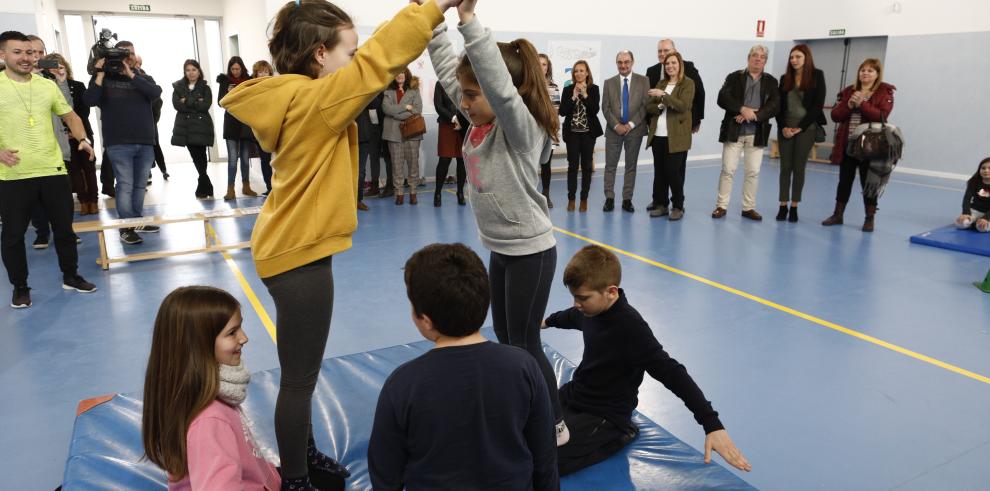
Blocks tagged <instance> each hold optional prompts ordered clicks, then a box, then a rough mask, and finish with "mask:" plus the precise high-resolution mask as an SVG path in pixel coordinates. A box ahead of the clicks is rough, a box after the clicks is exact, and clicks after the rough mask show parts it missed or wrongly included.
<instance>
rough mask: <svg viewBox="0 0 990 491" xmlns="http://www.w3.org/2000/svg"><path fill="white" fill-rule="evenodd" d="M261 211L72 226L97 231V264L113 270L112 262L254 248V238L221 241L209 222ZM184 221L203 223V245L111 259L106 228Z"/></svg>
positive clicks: (98, 222)
mask: <svg viewBox="0 0 990 491" xmlns="http://www.w3.org/2000/svg"><path fill="white" fill-rule="evenodd" d="M260 212H261V207H260V206H255V207H250V208H232V209H225V210H211V211H200V212H196V213H191V214H189V215H171V216H169V215H166V216H153V217H141V218H125V219H119V220H108V221H100V220H95V221H90V222H77V223H74V224H72V228H73V229H74V230H75V231H76V233H77V234H78V233H83V232H97V236H98V237H99V239H100V258H99V259H97V260H96V264H99V265H100V266H101V267H102V268H103V269H105V270H106V269H110V265H111V264H113V263H126V262H131V261H145V260H148V259H161V258H163V257H172V256H182V255H185V254H199V253H202V252H220V251H229V250H232V249H243V248H245V247H251V241H250V240H248V241H244V242H238V243H236V244H221V243H220V242H219V240H217V236H216V232H214V230H213V227H212V225H211V224H210V222H211V221H212V220H216V219H220V218H238V217H245V216H249V215H257V214H258V213H260ZM185 222H203V235H204V238H205V241H204V246H203V247H200V248H196V249H188V250H182V251H158V252H142V253H138V254H125V255H123V256H121V257H114V258H111V257H109V255H108V254H107V240H106V231H107V230H119V229H122V228H129V227H137V226H140V225H157V226H161V225H168V224H170V223H185Z"/></svg>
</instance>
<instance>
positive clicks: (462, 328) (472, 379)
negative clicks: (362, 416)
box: [368, 244, 560, 490]
mask: <svg viewBox="0 0 990 491" xmlns="http://www.w3.org/2000/svg"><path fill="white" fill-rule="evenodd" d="M405 281H406V293H407V295H408V296H409V303H411V304H412V320H413V323H414V324H416V328H417V329H418V330H419V332H420V334H422V335H423V337H424V338H426V339H429V340H430V341H433V342H434V343H436V345H435V347H434V348H433V349H432V350H430V351H429V352H427V353H426V354H423V355H422V356H420V357H418V358H416V359H414V360H412V361H410V362H408V363H405V364H403V365H401V366H400V367H398V368H396V369H395V371H394V372H392V374H391V375H390V376H389V377H388V380H386V381H385V385H384V386H383V387H382V391H381V394H380V395H379V397H378V408H377V409H376V410H375V423H374V426H373V427H372V429H371V440H370V441H369V442H368V471H369V474H370V476H371V486H372V488H374V489H376V490H401V489H532V490H558V489H560V484H559V479H558V477H557V461H556V456H557V448H556V442H555V440H554V434H553V424H554V421H553V416H552V413H551V410H550V398H549V396H548V394H547V388H546V384H545V382H544V380H543V375H542V374H541V373H540V367H539V366H538V365H537V363H536V360H534V359H533V357H532V356H531V355H530V354H529V353H527V352H526V351H524V350H522V349H521V348H516V347H513V346H508V345H504V344H497V343H492V342H490V341H488V340H486V339H485V338H484V337H482V335H481V334H480V333H479V332H478V329H479V328H481V325H482V324H483V323H484V322H485V318H486V317H487V315H488V296H489V294H490V293H489V284H488V275H487V273H486V271H485V266H484V264H482V262H481V258H479V257H478V255H477V254H475V253H474V251H472V250H471V249H468V248H467V246H465V245H463V244H433V245H429V246H426V247H424V248H423V249H421V250H419V251H417V252H416V253H415V254H413V255H412V257H410V258H409V260H408V261H406V266H405Z"/></svg>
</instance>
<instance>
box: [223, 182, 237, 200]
mask: <svg viewBox="0 0 990 491" xmlns="http://www.w3.org/2000/svg"><path fill="white" fill-rule="evenodd" d="M232 199H237V193H235V192H234V185H233V184H231V185H230V186H227V194H225V195H223V200H224V201H230V200H232Z"/></svg>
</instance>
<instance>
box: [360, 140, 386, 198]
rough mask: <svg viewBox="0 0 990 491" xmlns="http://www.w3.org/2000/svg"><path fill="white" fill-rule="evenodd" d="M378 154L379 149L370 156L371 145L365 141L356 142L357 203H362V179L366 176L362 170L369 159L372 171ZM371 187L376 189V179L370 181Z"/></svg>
mask: <svg viewBox="0 0 990 491" xmlns="http://www.w3.org/2000/svg"><path fill="white" fill-rule="evenodd" d="M380 153H381V152H380V147H379V148H376V149H375V154H374V155H371V143H369V142H367V141H363V142H358V186H357V187H358V188H357V196H358V199H357V200H358V203H360V202H362V201H364V177H365V175H367V174H366V173H365V170H364V169H365V164H366V162H367V161H368V158H369V157H370V158H371V167H372V170H374V167H375V166H377V165H378V159H379V155H380ZM371 185H372V186H374V187H376V188H377V187H378V179H377V178H375V179H372V180H371Z"/></svg>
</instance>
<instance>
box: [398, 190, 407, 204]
mask: <svg viewBox="0 0 990 491" xmlns="http://www.w3.org/2000/svg"><path fill="white" fill-rule="evenodd" d="M405 199H406V198H405V196H403V195H401V194H399V193H395V204H396V205H401V204H402V203H403V202H405Z"/></svg>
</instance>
